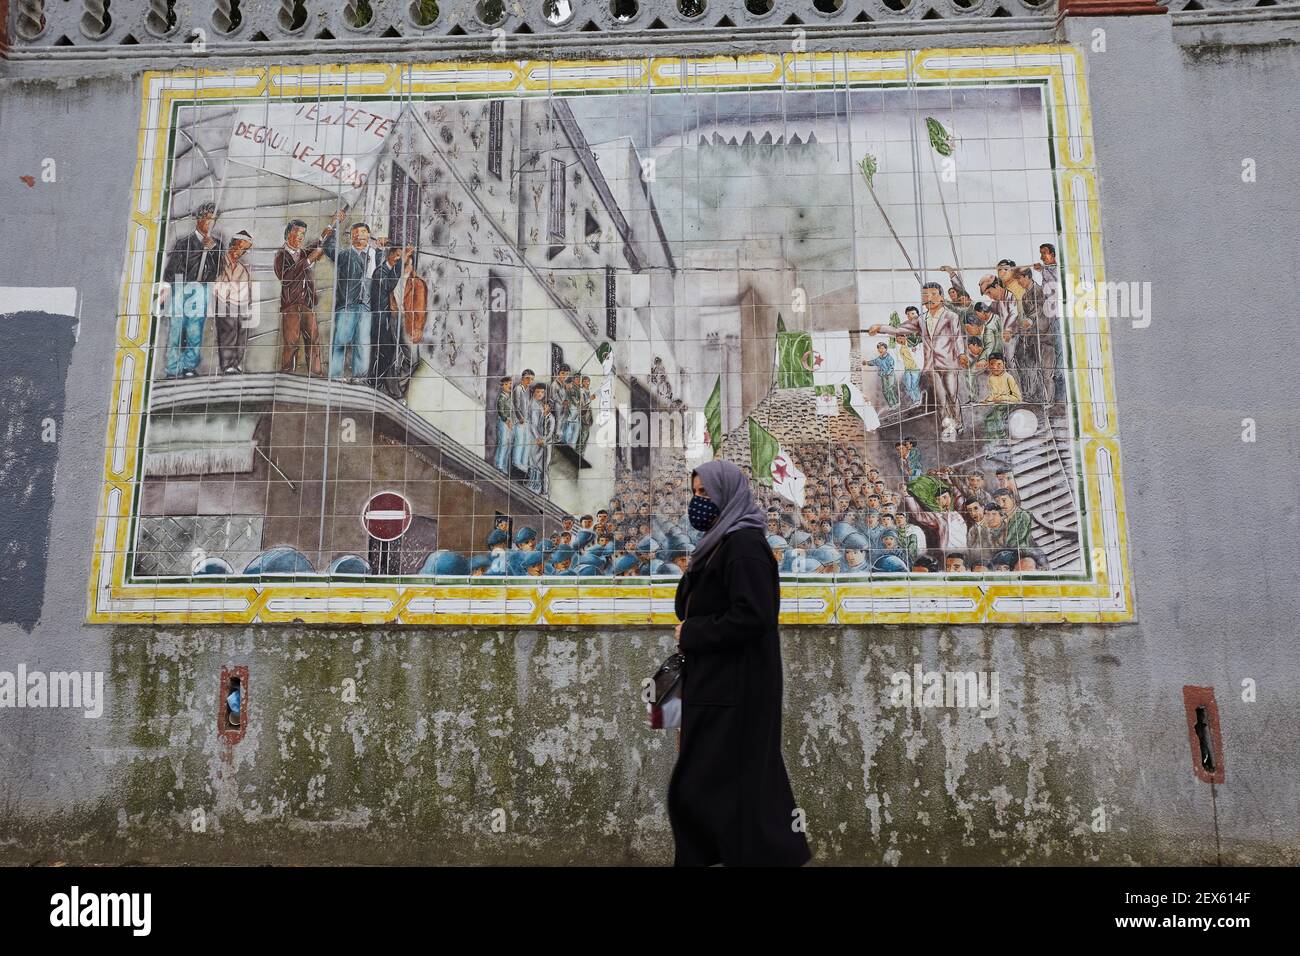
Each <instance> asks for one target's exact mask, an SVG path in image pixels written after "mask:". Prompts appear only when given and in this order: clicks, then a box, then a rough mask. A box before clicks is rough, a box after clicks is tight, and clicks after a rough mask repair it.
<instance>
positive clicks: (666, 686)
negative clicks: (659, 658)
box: [649, 651, 686, 730]
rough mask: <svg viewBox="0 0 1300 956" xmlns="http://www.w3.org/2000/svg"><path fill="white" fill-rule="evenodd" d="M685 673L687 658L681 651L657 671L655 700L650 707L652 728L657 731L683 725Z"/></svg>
mask: <svg viewBox="0 0 1300 956" xmlns="http://www.w3.org/2000/svg"><path fill="white" fill-rule="evenodd" d="M685 672H686V656H685V655H684V654H682V653H681V652H680V651H679V652H677V653H676V654H673V655H672V656H671V657H669V658H668V659H667V660H666V661H664V662H663V663H662V664H661V665H659V670H657V671H655V676H654V684H655V693H654V700H653V701H652V702H651V703H650V705H649V710H650V726H651V727H652V728H654V729H655V730H666V729H668V728H671V727H680V726H681V725H682V677H683V676H684V675H685Z"/></svg>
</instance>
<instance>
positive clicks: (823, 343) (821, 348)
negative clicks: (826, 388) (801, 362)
mask: <svg viewBox="0 0 1300 956" xmlns="http://www.w3.org/2000/svg"><path fill="white" fill-rule="evenodd" d="M851 354H852V353H851V350H850V344H849V333H848V332H814V333H813V334H812V354H811V355H809V356H808V357H806V358H805V361H806V362H807V363H808V364H809V365H810V366H811V367H812V373H813V384H814V385H840V384H842V383H845V382H848V380H849V371H850V367H851V365H852V359H851V357H850V356H851Z"/></svg>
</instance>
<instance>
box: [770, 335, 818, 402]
mask: <svg viewBox="0 0 1300 956" xmlns="http://www.w3.org/2000/svg"><path fill="white" fill-rule="evenodd" d="M812 349H813V342H812V335H811V334H810V333H808V332H777V333H776V387H777V388H807V387H808V386H810V385H812V384H813V370H812V362H811V356H812Z"/></svg>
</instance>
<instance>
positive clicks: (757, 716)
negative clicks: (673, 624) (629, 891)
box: [668, 528, 812, 866]
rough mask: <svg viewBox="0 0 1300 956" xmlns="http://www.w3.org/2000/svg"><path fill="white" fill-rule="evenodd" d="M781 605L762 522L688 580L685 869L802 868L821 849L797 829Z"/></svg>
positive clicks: (674, 798)
mask: <svg viewBox="0 0 1300 956" xmlns="http://www.w3.org/2000/svg"><path fill="white" fill-rule="evenodd" d="M691 594H694V598H693V599H691V601H690V608H689V614H688V611H687V599H688V597H689V596H690V595H691ZM780 606H781V588H780V572H779V571H778V570H777V565H776V560H775V558H774V557H773V555H772V549H771V548H769V547H768V544H767V539H766V537H765V535H764V533H763V532H762V531H760V530H759V529H757V528H743V529H741V530H739V531H733V532H732V533H731V534H729V535H728V536H727V537H725V538H723V539H722V542H721V543H720V544H719V545H718V546H717V548H716V549H715V550H714V551H713V553H712V554H711V555H710V556H709V557H708V558H706V559H705V560H704V562H703V565H702V566H701V567H696V566H695V563H694V562H692V565H691V568H690V570H689V571H687V573H686V574H685V575H684V576H683V577H682V579H681V581H679V582H678V585H677V604H676V609H677V616H678V618H684V619H685V623H684V624H683V625H682V631H681V639H680V645H681V650H682V653H683V654H684V655H685V657H686V677H685V682H684V684H683V685H682V730H681V752H680V753H679V754H678V756H677V765H676V766H675V767H674V768H673V776H672V780H671V781H670V782H669V784H668V818H669V820H670V821H671V822H672V827H673V840H674V843H675V844H676V850H677V855H676V859H675V860H674V865H676V866H711V865H713V864H714V863H719V862H720V863H722V864H723V865H724V866H802V865H803V864H804V863H806V862H808V860H809V859H810V858H811V856H812V854H811V852H810V851H809V849H808V840H807V838H806V837H805V836H804V834H803V833H802V832H796V831H795V830H794V829H792V824H793V823H794V816H793V811H794V808H795V800H794V794H793V792H792V791H791V789H790V778H789V777H788V776H787V775H786V770H785V761H784V760H783V759H782V756H781V694H782V673H781V637H780V633H779V631H778V629H777V613H778V612H779V610H780Z"/></svg>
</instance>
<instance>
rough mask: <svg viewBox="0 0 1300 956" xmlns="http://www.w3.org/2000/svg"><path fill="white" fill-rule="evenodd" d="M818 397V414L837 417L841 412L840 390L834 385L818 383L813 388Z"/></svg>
mask: <svg viewBox="0 0 1300 956" xmlns="http://www.w3.org/2000/svg"><path fill="white" fill-rule="evenodd" d="M813 395H814V396H816V398H817V414H818V415H822V416H825V417H827V418H835V417H836V416H837V415H839V413H840V404H841V399H840V390H839V389H838V388H836V387H835V386H834V385H817V386H815V387H814V388H813Z"/></svg>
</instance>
